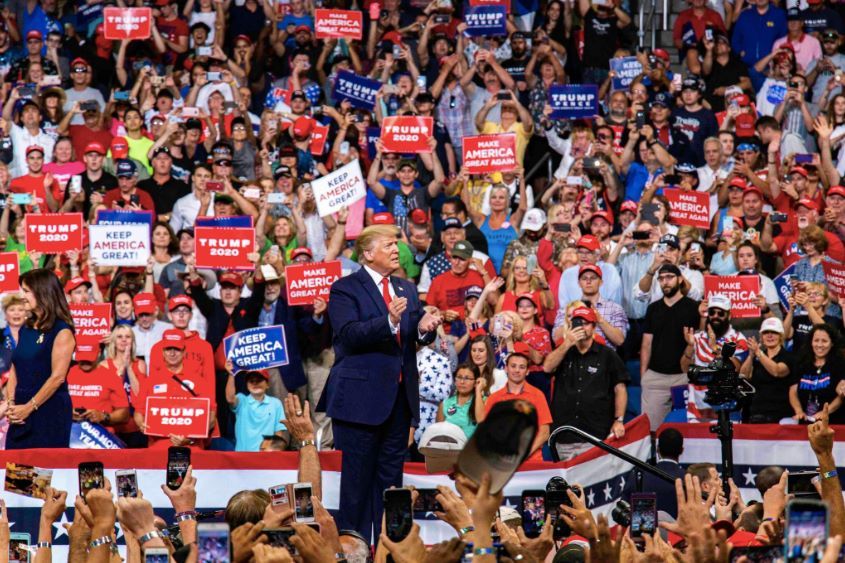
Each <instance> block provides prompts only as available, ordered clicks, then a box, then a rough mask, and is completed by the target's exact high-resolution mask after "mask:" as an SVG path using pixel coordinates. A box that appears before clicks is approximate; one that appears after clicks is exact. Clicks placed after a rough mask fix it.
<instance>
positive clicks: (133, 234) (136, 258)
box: [88, 225, 150, 266]
mask: <svg viewBox="0 0 845 563" xmlns="http://www.w3.org/2000/svg"><path fill="white" fill-rule="evenodd" d="M88 242H89V245H90V251H89V254H90V256H91V258H92V259H94V260H96V262H97V265H98V266H145V265H146V264H147V259H148V258H149V257H150V228H149V227H147V226H146V225H91V226H89V227H88Z"/></svg>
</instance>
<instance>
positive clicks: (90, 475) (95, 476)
mask: <svg viewBox="0 0 845 563" xmlns="http://www.w3.org/2000/svg"><path fill="white" fill-rule="evenodd" d="M103 486H105V481H104V479H103V464H102V463H100V462H99V461H89V462H85V463H80V464H79V494H81V495H82V496H83V497H84V496H85V494H86V493H87V492H88V491H90V490H92V489H102V488H103Z"/></svg>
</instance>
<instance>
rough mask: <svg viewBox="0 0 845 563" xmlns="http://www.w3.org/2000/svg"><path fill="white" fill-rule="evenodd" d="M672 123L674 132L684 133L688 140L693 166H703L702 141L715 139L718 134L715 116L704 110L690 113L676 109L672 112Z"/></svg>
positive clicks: (684, 109) (682, 109)
mask: <svg viewBox="0 0 845 563" xmlns="http://www.w3.org/2000/svg"><path fill="white" fill-rule="evenodd" d="M672 121H673V124H674V127H675V130H676V131H679V132H682V133H684V134H685V135H686V136H687V138H689V141H690V145H692V146H691V148H692V152H691V153H690V155H691V156H693V159H694V161H693V164H695V165H696V166H703V165H704V140H705V139H707V138H708V137H715V136H716V135H717V134H718V132H719V124H718V123H717V122H716V115H715V114H714V113H713V112H712V111H710V110H709V109H706V108H701V109H698V110H697V111H690V110H688V109H686V108H678V109H676V110H675V111H674V112H672Z"/></svg>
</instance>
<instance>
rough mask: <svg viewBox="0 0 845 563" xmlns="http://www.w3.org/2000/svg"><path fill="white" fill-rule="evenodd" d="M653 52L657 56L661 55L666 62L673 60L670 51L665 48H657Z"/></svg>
mask: <svg viewBox="0 0 845 563" xmlns="http://www.w3.org/2000/svg"><path fill="white" fill-rule="evenodd" d="M652 54H653V55H654V56H655V57H660V58H661V59H663V60H664V61H666V62H669V61H670V60H671V57H670V56H669V53H668V52H667V51H666V50H665V49H655V50H654V51H652Z"/></svg>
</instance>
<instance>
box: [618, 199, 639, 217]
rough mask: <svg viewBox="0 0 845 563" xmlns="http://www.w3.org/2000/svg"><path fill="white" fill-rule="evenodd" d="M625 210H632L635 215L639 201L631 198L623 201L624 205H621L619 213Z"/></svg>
mask: <svg viewBox="0 0 845 563" xmlns="http://www.w3.org/2000/svg"><path fill="white" fill-rule="evenodd" d="M625 211H630V212H631V213H633V214H634V215H636V214H637V202H636V201H631V200H630V199H629V200H627V201H623V202H622V205H621V206H620V207H619V213H620V214H622V213H624V212H625Z"/></svg>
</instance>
